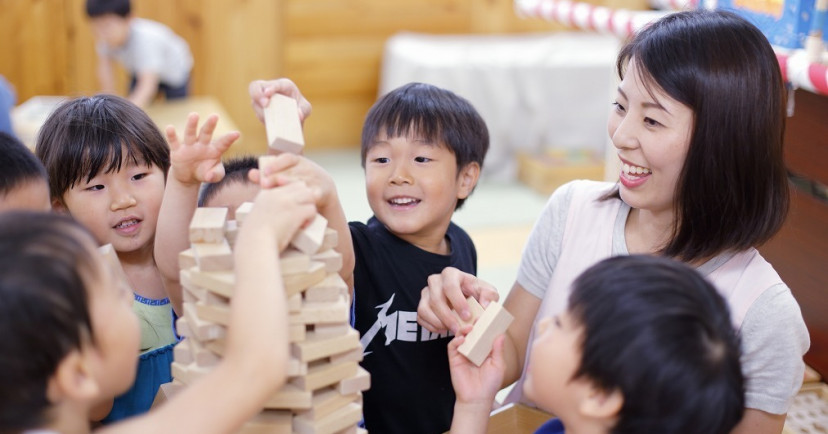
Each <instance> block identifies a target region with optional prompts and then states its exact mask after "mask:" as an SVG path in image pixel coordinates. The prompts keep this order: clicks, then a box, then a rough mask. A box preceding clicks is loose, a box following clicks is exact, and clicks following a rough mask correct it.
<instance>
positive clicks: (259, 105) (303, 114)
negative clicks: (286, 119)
mask: <svg viewBox="0 0 828 434" xmlns="http://www.w3.org/2000/svg"><path fill="white" fill-rule="evenodd" d="M248 91H249V92H250V103H251V104H252V105H253V110H254V111H255V112H256V117H258V118H259V121H260V122H264V115H263V110H264V108H265V107H267V105H268V104H270V97H271V96H273V95H275V94H277V93H279V94H282V95H285V96H289V97H291V98H293V99H295V100H296V105H297V106H299V120H300V121H301V122H302V124H303V125H304V123H305V119H307V118H308V116H310V114H311V104H310V102H309V101H308V100H307V99H306V98H305V97H304V96H302V92H299V87H297V86H296V84H295V83H294V82H292V81H291V80H290V79H288V78H278V79H276V80H254V81H252V82H250V86H248Z"/></svg>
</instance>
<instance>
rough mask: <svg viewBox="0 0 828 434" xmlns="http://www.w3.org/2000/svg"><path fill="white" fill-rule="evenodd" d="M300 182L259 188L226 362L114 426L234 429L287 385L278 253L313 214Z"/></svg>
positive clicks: (243, 240)
mask: <svg viewBox="0 0 828 434" xmlns="http://www.w3.org/2000/svg"><path fill="white" fill-rule="evenodd" d="M314 201H315V198H314V196H313V192H312V190H311V189H310V188H308V187H306V186H305V185H303V184H302V183H291V184H288V185H285V186H282V187H277V188H273V189H268V190H262V191H261V192H260V193H259V195H258V196H257V197H256V201H255V203H254V206H253V209H252V211H251V212H250V214H249V215H248V216H247V218H246V219H245V221H244V225H242V227H241V229H240V230H239V234H238V237H237V238H236V245H235V264H236V286H235V291H234V293H233V301H232V303H230V309H231V313H230V315H231V316H230V326H229V327H228V329H227V347H226V353H225V355H224V358H223V359H222V361H221V362H219V364H218V365H217V366H216V368H215V369H214V370H213V371H212V372H210V373H209V374H207V375H205V376H204V377H203V378H201V379H200V380H199V381H196V382H194V383H192V384H190V385H188V386H187V387H186V388H184V389H183V390H182V391H181V392H179V393H178V394H177V395H176V396H174V397H173V398H171V399H170V401H169V402H167V403H166V404H164V405H162V406H161V407H160V408H158V409H157V410H154V411H150V412H149V413H148V414H147V415H146V416H143V417H138V418H136V419H134V420H132V421H129V422H126V423H124V424H121V425H115V426H113V427H112V428H111V431H113V432H135V433H142V434H143V433H148V432H153V433H158V432H169V433H208V432H209V433H224V432H235V431H237V430H238V429H239V428H240V427H241V426H242V424H244V422H246V421H247V420H248V419H250V417H252V416H253V415H255V414H256V413H257V412H259V411H261V409H262V406H263V405H264V403H265V402H266V401H267V400H268V399H269V398H270V397H271V396H272V395H273V393H275V392H276V391H277V390H278V389H279V388H280V387H281V386H282V385H283V384H284V382H285V378H286V376H287V374H286V372H287V359H288V351H289V346H288V345H289V344H288V332H287V330H288V313H287V307H286V306H287V302H286V298H285V293H284V285H283V281H282V276H281V271H280V263H279V252H280V251H281V250H282V249H284V248H285V247H286V246H287V244H288V242H289V240H290V239H291V238H292V236H293V234H294V233H295V232H296V231H297V229H299V227H300V226H301V225H302V224H304V223H305V222H307V221H308V220H310V219H311V218H313V216H314V215H315V214H316V208H315V207H314V205H313V204H314Z"/></svg>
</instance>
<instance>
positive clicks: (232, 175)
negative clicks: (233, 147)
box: [198, 155, 259, 206]
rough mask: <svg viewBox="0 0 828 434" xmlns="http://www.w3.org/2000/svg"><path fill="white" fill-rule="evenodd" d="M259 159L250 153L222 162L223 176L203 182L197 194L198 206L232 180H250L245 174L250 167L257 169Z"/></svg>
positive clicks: (241, 181) (232, 181) (240, 181)
mask: <svg viewBox="0 0 828 434" xmlns="http://www.w3.org/2000/svg"><path fill="white" fill-rule="evenodd" d="M258 168H259V160H258V159H257V158H256V157H253V156H251V155H244V156H241V157H236V158H231V159H229V160H227V161H225V162H224V178H222V179H221V181H219V182H213V183H208V184H204V187H203V188H202V189H201V192H199V195H198V206H206V205H205V204H206V203H207V202H209V201H210V199H212V198H213V197H215V196H216V195H217V194H218V192H219V191H221V189H223V188H224V187H225V186H226V185H228V184H230V183H234V182H238V183H245V182H250V180H248V179H247V174H248V173H249V172H250V169H258Z"/></svg>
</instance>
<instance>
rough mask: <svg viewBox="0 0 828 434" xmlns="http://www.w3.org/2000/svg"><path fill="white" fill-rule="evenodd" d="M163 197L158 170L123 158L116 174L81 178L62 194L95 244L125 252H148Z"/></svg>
mask: <svg viewBox="0 0 828 434" xmlns="http://www.w3.org/2000/svg"><path fill="white" fill-rule="evenodd" d="M163 197H164V174H163V173H162V171H161V169H160V168H158V167H157V166H155V165H152V166H149V167H147V166H146V165H145V164H143V163H139V164H135V163H133V162H132V161H131V160H130V159H129V158H125V159H124V162H123V164H122V166H121V170H119V171H115V172H110V173H99V174H97V175H96V176H95V177H94V178H92V179H91V180H89V182H86V180H85V179H81V180H80V182H78V183H77V184H75V185H74V186H73V187H72V188H70V189H69V190H67V191H66V192H65V193H64V194H63V206H65V207H66V209H67V210H68V211H69V213H70V214H71V215H72V217H74V218H75V220H77V221H78V222H80V223H81V224H83V225H84V226H86V228H87V229H89V231H90V232H92V234H93V235H94V236H95V239H96V240H97V241H98V244H100V245H104V244H112V246H113V247H114V248H115V250H116V251H117V252H119V253H122V252H124V253H127V252H134V251H137V250H140V249H146V248H149V249H150V250H151V249H152V246H153V242H154V239H155V226H156V224H157V222H158V211H159V210H160V208H161V199H162V198H163Z"/></svg>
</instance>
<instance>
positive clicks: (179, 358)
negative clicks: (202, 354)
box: [173, 339, 195, 365]
mask: <svg viewBox="0 0 828 434" xmlns="http://www.w3.org/2000/svg"><path fill="white" fill-rule="evenodd" d="M189 340H190V339H184V340H183V341H181V342H179V343H177V344H176V345H175V346H174V347H173V360H175V361H176V362H178V363H181V364H182V365H189V364H190V363H192V362H193V361H194V360H195V359H193V353H192V352H191V351H190V345H189V344H188V343H187V341H189Z"/></svg>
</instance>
